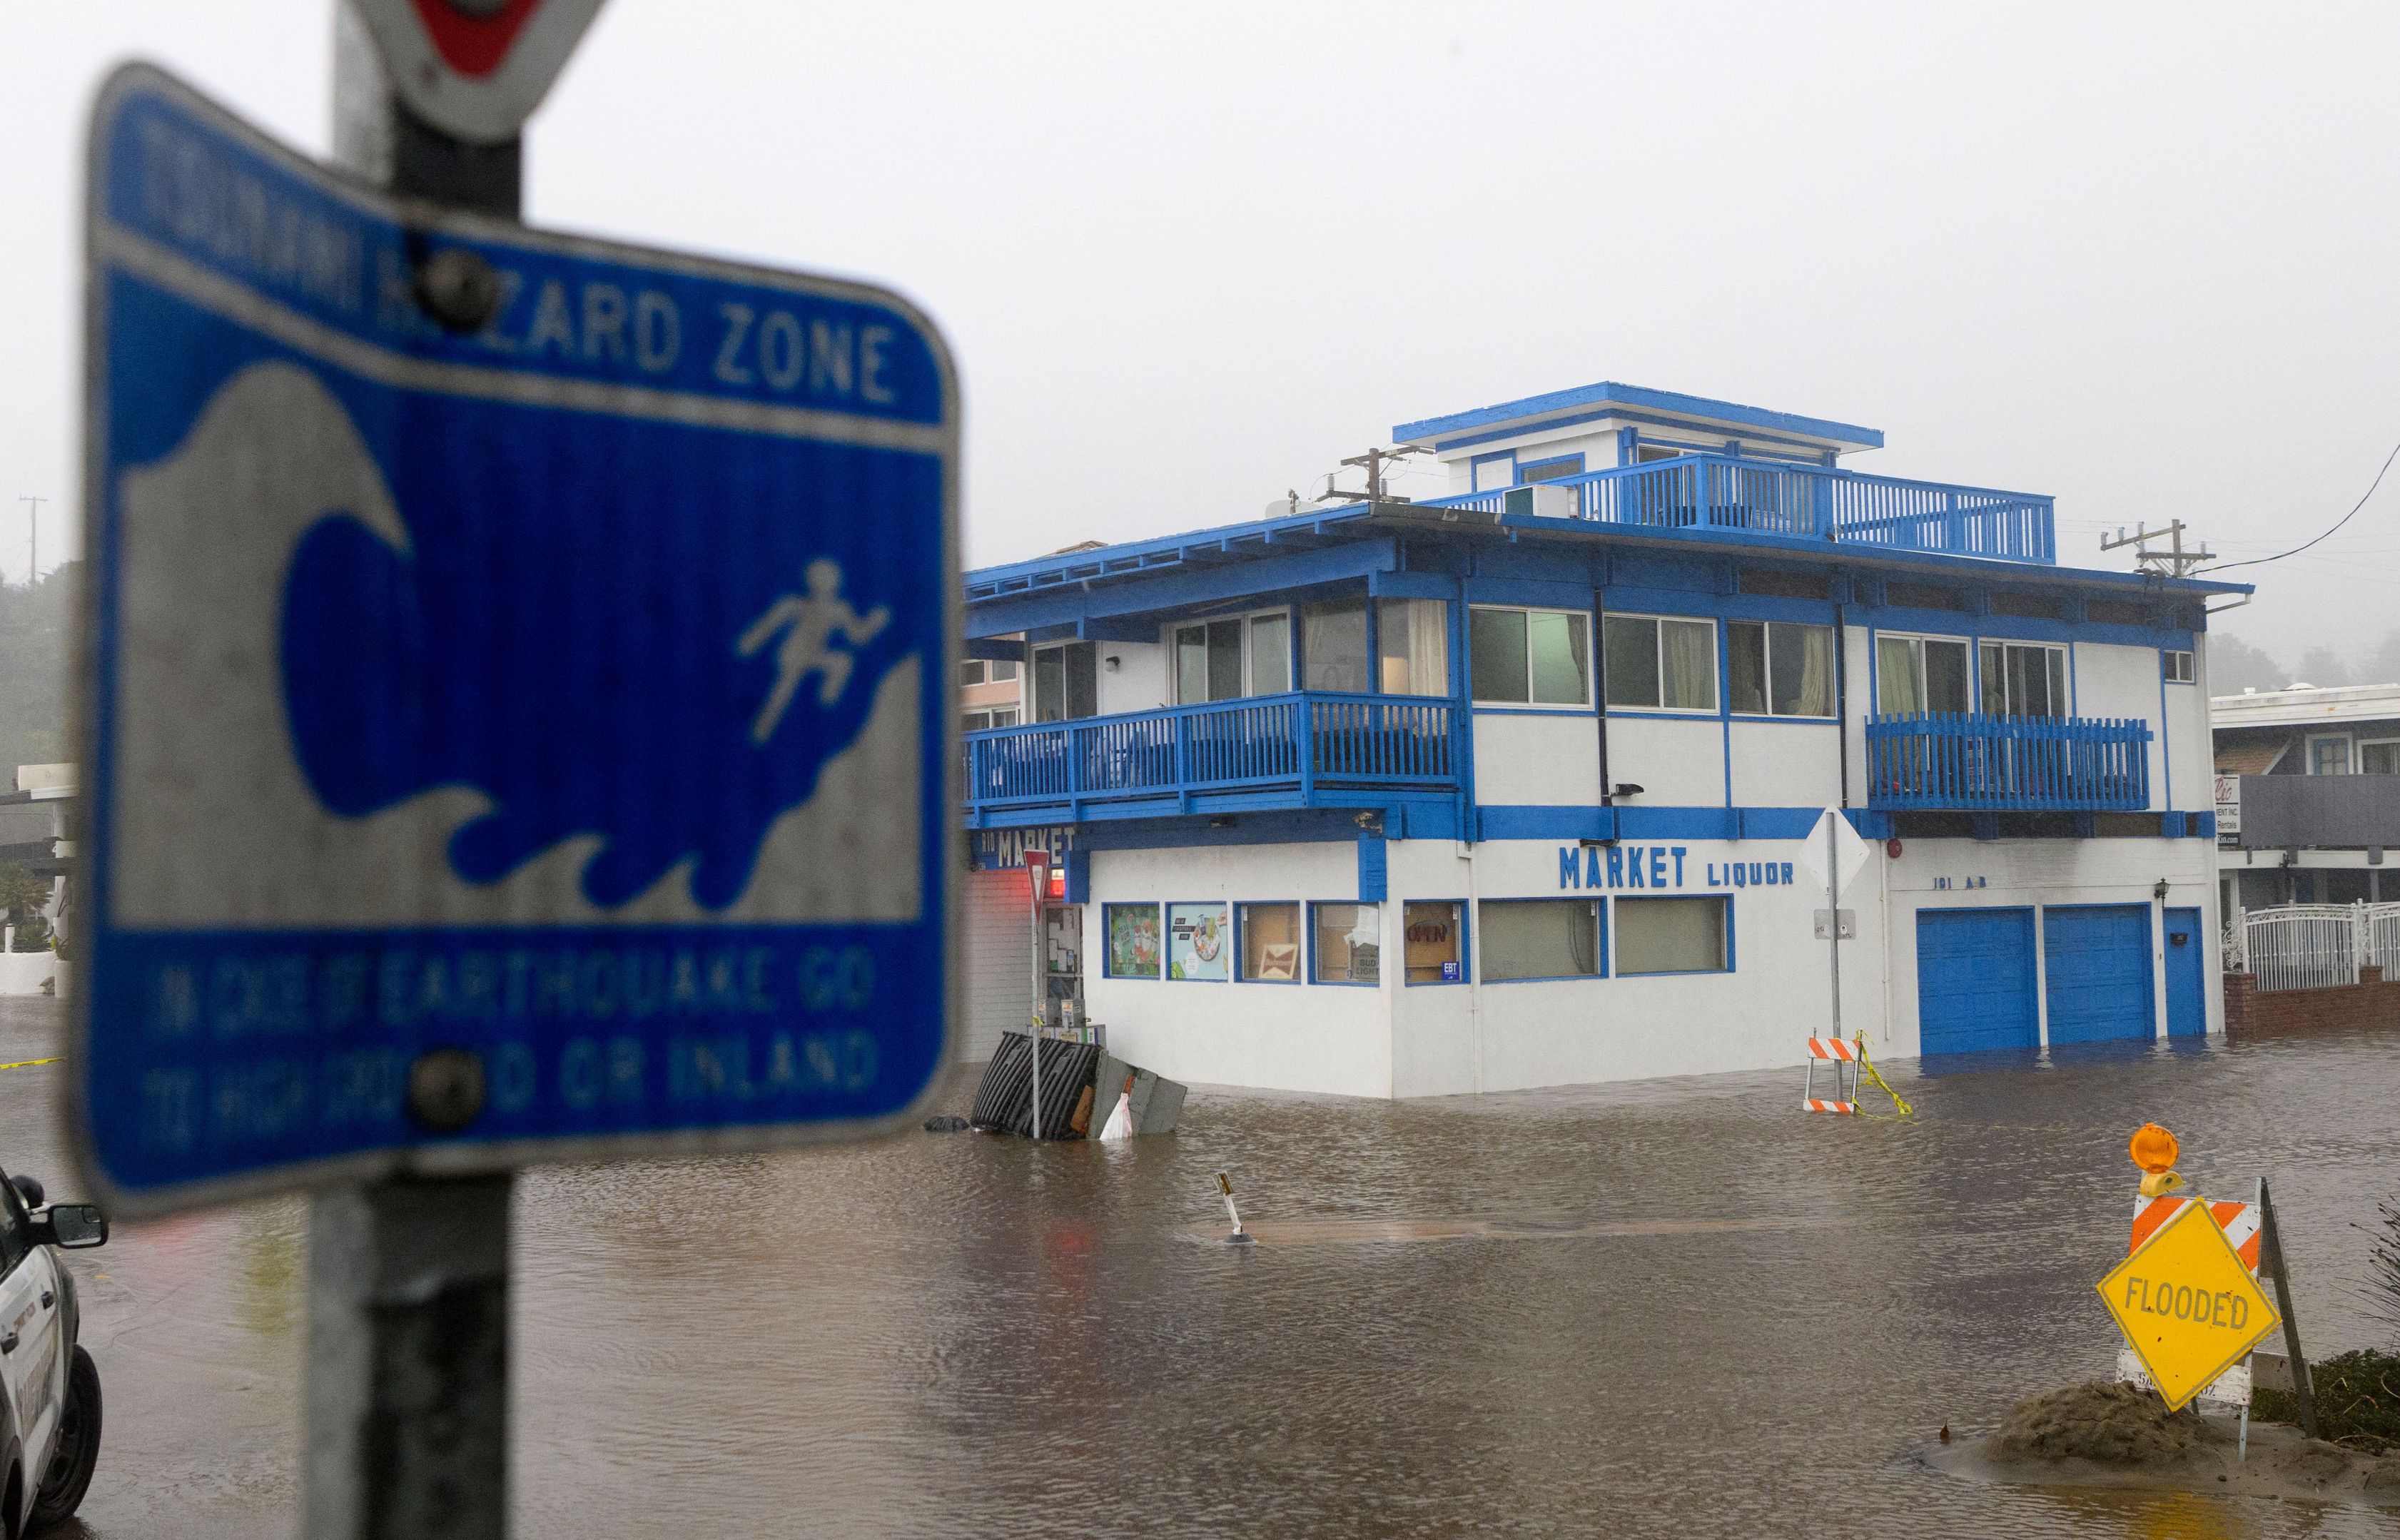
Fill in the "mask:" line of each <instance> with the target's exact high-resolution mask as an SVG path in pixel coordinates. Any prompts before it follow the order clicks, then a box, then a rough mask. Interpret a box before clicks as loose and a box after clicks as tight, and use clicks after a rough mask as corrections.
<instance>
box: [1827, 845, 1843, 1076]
mask: <svg viewBox="0 0 2400 1540" xmlns="http://www.w3.org/2000/svg"><path fill="white" fill-rule="evenodd" d="M1841 816H1842V815H1841V814H1840V813H1838V812H1835V811H1834V810H1833V809H1831V808H1827V809H1826V810H1825V946H1826V947H1828V948H1829V951H1830V955H1831V956H1832V958H1833V960H1834V966H1833V978H1834V1036H1835V1037H1840V1036H1841V1035H1842V868H1841V867H1840V865H1838V864H1837V863H1838V862H1839V861H1840V859H1841V854H1840V852H1841V846H1840V843H1839V841H1838V839H1837V838H1835V837H1836V836H1837V835H1838V834H1839V833H1840V831H1839V830H1837V829H1835V828H1834V820H1835V819H1838V818H1839V817H1841ZM1840 1078H1841V1077H1840V1076H1839V1075H1836V1076H1835V1077H1834V1080H1835V1083H1837V1084H1838V1083H1839V1081H1840Z"/></svg>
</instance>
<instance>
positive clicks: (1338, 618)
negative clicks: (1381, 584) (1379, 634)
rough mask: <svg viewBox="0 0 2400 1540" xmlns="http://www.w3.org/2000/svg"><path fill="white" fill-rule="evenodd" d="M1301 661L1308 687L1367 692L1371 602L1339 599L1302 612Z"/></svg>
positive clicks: (1358, 692)
mask: <svg viewBox="0 0 2400 1540" xmlns="http://www.w3.org/2000/svg"><path fill="white" fill-rule="evenodd" d="M1300 662H1301V667H1302V670H1304V671H1305V672H1306V674H1307V676H1308V683H1307V684H1306V685H1305V686H1304V687H1303V688H1308V689H1326V690H1337V691H1341V692H1343V693H1345V694H1351V695H1363V694H1365V693H1366V692H1367V690H1368V688H1369V685H1368V682H1367V601H1366V600H1364V599H1336V600H1332V601H1330V602H1329V603H1326V604H1316V605H1308V606H1303V607H1302V610H1301V612H1300Z"/></svg>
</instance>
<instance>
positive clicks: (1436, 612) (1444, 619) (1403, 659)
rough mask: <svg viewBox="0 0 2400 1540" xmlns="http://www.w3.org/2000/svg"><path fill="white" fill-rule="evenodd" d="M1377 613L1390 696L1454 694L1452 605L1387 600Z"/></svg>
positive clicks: (1385, 683) (1378, 637)
mask: <svg viewBox="0 0 2400 1540" xmlns="http://www.w3.org/2000/svg"><path fill="white" fill-rule="evenodd" d="M1377 603H1378V608H1377V610H1376V612H1375V632H1376V646H1377V647H1378V649H1379V650H1380V651H1381V652H1382V653H1383V655H1384V656H1383V667H1382V670H1381V673H1382V675H1383V689H1384V694H1386V695H1447V694H1449V693H1450V606H1448V605H1447V604H1445V603H1443V602H1442V601H1441V600H1439V599H1383V600H1379V601H1377Z"/></svg>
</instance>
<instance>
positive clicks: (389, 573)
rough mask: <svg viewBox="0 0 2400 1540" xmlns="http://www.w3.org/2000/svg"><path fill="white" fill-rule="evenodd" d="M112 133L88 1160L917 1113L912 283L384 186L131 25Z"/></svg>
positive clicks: (143, 1162)
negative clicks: (519, 216) (318, 161)
mask: <svg viewBox="0 0 2400 1540" xmlns="http://www.w3.org/2000/svg"><path fill="white" fill-rule="evenodd" d="M90 179H91V182H90V192H89V263H90V270H89V285H90V287H89V348H88V358H89V391H90V394H89V408H88V409H89V465H88V475H87V478H86V483H87V510H86V521H87V523H86V549H87V550H88V551H89V552H90V554H91V558H92V568H93V578H92V582H91V585H90V603H89V615H88V619H87V624H88V628H89V650H88V657H89V660H90V667H89V671H88V674H87V677H86V678H85V680H84V681H83V688H84V691H85V693H84V698H83V704H84V708H85V709H84V715H83V720H84V722H85V724H86V732H87V739H86V743H85V746H84V752H85V755H86V762H87V764H88V766H89V769H88V770H87V771H86V778H87V783H88V784H89V789H90V798H89V810H90V821H89V828H88V830H87V834H88V837H89V838H88V839H87V840H86V842H85V844H84V846H83V856H84V865H83V876H82V883H83V885H82V889H81V893H82V898H81V901H80V917H81V920H82V924H81V927H80V932H79V935H78V938H77V939H78V942H79V944H80V947H81V949H82V959H83V960H84V961H86V963H87V970H88V971H87V976H88V979H89V985H88V987H87V988H85V989H84V990H83V1001H82V1004H81V1005H80V1007H79V1011H78V1015H79V1021H80V1031H81V1034H82V1043H81V1046H80V1048H79V1049H78V1050H77V1051H76V1052H75V1056H74V1057H75V1066H74V1068H75V1083H76V1086H77V1089H76V1091H75V1097H76V1105H75V1114H76V1117H75V1121H76V1123H77V1125H78V1127H79V1129H80V1132H81V1134H82V1136H83V1141H84V1146H85V1152H86V1155H87V1157H88V1159H89V1162H90V1165H91V1167H92V1174H93V1176H94V1177H95V1179H98V1180H100V1181H101V1182H102V1183H103V1184H104V1186H105V1189H106V1190H107V1191H108V1192H110V1193H111V1194H112V1195H113V1196H114V1197H115V1198H116V1201H117V1202H119V1203H120V1204H122V1205H124V1206H127V1207H128V1208H130V1209H131V1210H134V1211H143V1210H154V1211H155V1210H157V1209H160V1208H165V1207H170V1206H176V1205H178V1204H181V1203H184V1202H190V1201H197V1200H201V1199H208V1198H214V1197H218V1196H222V1195H225V1194H226V1193H230V1192H239V1191H255V1190H259V1189H262V1188H266V1187H273V1186H281V1185H289V1184H290V1183H292V1182H293V1181H294V1180H302V1179H306V1180H311V1181H316V1180H335V1179H342V1180H348V1179H358V1178H361V1177H364V1176H371V1175H374V1174H375V1173H376V1172H378V1171H384V1170H390V1169H394V1168H398V1167H402V1166H407V1167H411V1168H416V1169H427V1170H453V1171H458V1170H476V1169H490V1168H497V1167H504V1166H509V1165H518V1164H522V1163H524V1162H525V1161H527V1160H529V1159H536V1158H540V1157H542V1156H544V1155H550V1154H558V1153H562V1152H602V1151H610V1150H616V1151H656V1150H661V1149H667V1148H725V1147H729V1146H740V1145H752V1144H758V1143H764V1142H769V1141H772V1140H777V1139H785V1138H797V1137H807V1136H809V1135H811V1134H816V1135H823V1134H825V1133H828V1132H842V1131H854V1130H857V1129H860V1128H863V1127H867V1126H875V1125H880V1124H888V1123H891V1122H893V1121H896V1120H897V1119H898V1118H899V1117H901V1116H903V1115H905V1114H906V1113H907V1111H909V1110H910V1108H911V1106H912V1104H913V1103H914V1102H915V1101H916V1100H917V1099H918V1097H920V1095H921V1094H923V1093H924V1092H925V1091H926V1089H927V1088H928V1086H929V1084H930V1083H931V1081H932V1079H933V1077H934V1074H935V1072H936V1070H938V1069H939V1067H940V1065H941V1063H942V1061H943V1056H944V1047H945V1041H946V1024H947V1021H948V1009H949V994H950V991H951V988H952V987H953V986H952V976H953V971H952V970H951V969H950V967H949V966H948V949H949V944H950V935H951V926H950V924H949V920H948V916H949V910H950V906H951V897H950V894H951V887H952V883H953V880H954V879H953V875H952V874H954V873H955V872H956V871H957V870H958V869H959V868H960V865H961V862H960V861H959V860H958V859H957V857H956V855H955V853H954V852H952V850H951V849H950V839H951V838H952V836H951V834H950V832H949V827H950V825H951V823H952V820H951V819H950V818H949V817H948V808H949V807H950V806H951V805H953V801H954V797H953V791H952V788H951V786H950V784H949V777H950V776H951V775H952V774H953V773H954V771H955V763H954V762H955V759H956V756H955V755H954V754H953V753H952V752H951V748H950V744H951V732H952V723H951V715H952V714H951V713H950V712H949V711H948V703H947V701H946V699H945V688H944V687H945V686H946V684H947V682H948V679H949V677H950V669H951V660H952V657H953V653H954V651H955V642H954V638H955V637H956V635H957V621H956V618H955V615H954V606H955V604H956V602H957V600H956V596H957V594H958V592H959V584H958V573H957V555H956V548H955V528H956V515H955V501H956V493H955V484H956V475H957V455H958V413H957V405H956V397H955V392H954V388H953V384H952V378H951V372H950V365H949V362H948V357H947V355H946V353H945V351H944V348H943V345H942V342H941V339H940V338H939V336H938V335H936V334H935V333H934V329H933V327H932V326H931V324H930V323H928V322H927V321H926V320H924V319H923V318H922V317H921V316H920V315H918V314H917V313H916V312H915V311H914V310H912V309H910V308H909V307H907V306H906V305H905V304H904V303H902V302H901V301H899V300H897V299H896V298H894V297H893V296H892V295H891V294H889V293H882V292H880V291H877V290H873V289H868V288H864V287H861V286H859V285H855V284H848V283H840V282H836V281H832V280H828V279H815V278H809V277H803V276H798V275H794V274H788V273H777V272H769V271H763V270H759V269H755V268H746V267H737V266H730V265H726V264H721V263H712V262H703V261H700V260H696V259H693V258H689V257H682V256H675V255H670V254H666V253H662V252H646V251H637V250H633V249H629V248H625V247H621V246H614V245H605V244H602V243H599V242H594V241H586V240H577V239H570V238H562V237H556V236H548V235H540V234H536V233H532V232H528V231H526V230H525V229H523V228H522V227H519V226H517V225H511V224H509V223H507V222H504V221H497V220H488V219H477V218H473V217H470V216H464V215H452V214H446V213H436V212H434V211H429V210H427V209H425V208H424V207H422V206H419V205H404V204H402V203H399V202H396V201H394V200H392V199H389V198H384V197H381V196H379V195H376V194H375V193H372V192H369V191H367V190H364V189H362V188H361V187H359V186H357V185H356V184H352V183H350V182H348V181H347V180H345V179H342V178H339V177H337V176H334V175H333V174H331V173H329V172H326V171H324V170H320V169H319V168H317V167H315V166H313V165H311V164H309V163H307V162H306V161H304V160H302V159H301V158H299V157H295V156H293V155H292V154H290V153H288V152H286V151H284V150H282V149H280V148H279V147H277V146H275V145H273V144H271V143H267V142H266V141H265V140H264V139H262V138H261V137H260V136H258V135H257V134H255V133H254V132H252V131H251V130H249V129H246V128H244V127H243V126H241V125H240V124H239V123H237V122H235V121H233V120H232V119H231V118H229V117H228V116H225V114H223V113H222V112H220V111H218V110H216V109H214V108H213V107H211V106H210V105H209V104H207V103H205V102H202V101H200V100H199V99H198V98H197V97H196V96H195V95H193V94H192V93H191V92H189V91H188V90H186V89H183V88H182V87H180V86H178V85H176V84H175V83H173V82H171V81H170V80H168V79H167V78H165V77H164V76H162V75H158V74H157V73H156V72H153V71H148V70H144V69H139V68H136V69H131V70H128V71H126V72H124V73H121V74H120V75H117V76H116V79H115V80H114V81H112V82H111V83H110V85H109V86H108V88H107V89H106V90H105V91H104V92H103V93H102V100H101V102H100V105H99V107H98V110H97V115H96V120H95V123H94V128H93V135H92V147H91V168H90ZM443 265H446V269H445V267H444V266H443ZM443 270H446V271H448V272H449V273H450V274H451V275H452V276H453V278H454V279H455V278H456V277H457V275H458V274H460V273H462V272H463V273H465V274H467V275H469V276H470V278H475V279H479V285H478V284H470V285H469V286H468V287H469V288H470V289H474V288H477V287H478V286H479V287H480V292H481V293H482V295H483V304H482V306H481V308H480V309H479V310H477V311H476V312H475V313H474V314H473V315H472V316H470V319H469V320H467V321H466V322H465V323H464V326H463V329H457V330H453V329H449V328H445V326H444V325H443V324H440V323H438V322H437V321H436V320H434V319H432V316H431V315H430V314H429V311H428V309H427V307H426V306H425V304H423V303H421V302H420V295H421V294H426V293H430V291H429V290H428V288H427V287H426V285H427V280H428V274H429V273H431V272H439V271H443ZM454 287H455V285H454ZM445 313H448V314H449V315H450V322H451V326H452V327H459V326H460V325H461V323H460V321H459V319H458V316H457V306H456V305H455V304H453V305H451V306H449V307H446V311H445Z"/></svg>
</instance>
